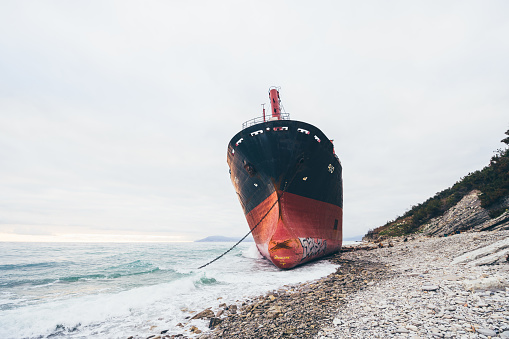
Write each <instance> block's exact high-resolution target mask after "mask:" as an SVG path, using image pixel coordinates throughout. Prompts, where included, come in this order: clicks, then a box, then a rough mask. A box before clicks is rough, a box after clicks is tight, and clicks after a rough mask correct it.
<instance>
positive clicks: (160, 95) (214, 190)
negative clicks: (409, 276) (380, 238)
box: [0, 1, 509, 239]
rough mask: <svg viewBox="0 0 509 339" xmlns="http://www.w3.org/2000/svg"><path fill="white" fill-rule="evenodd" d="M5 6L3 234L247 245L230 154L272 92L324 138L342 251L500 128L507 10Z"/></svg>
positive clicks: (458, 166)
mask: <svg viewBox="0 0 509 339" xmlns="http://www.w3.org/2000/svg"><path fill="white" fill-rule="evenodd" d="M2 7H3V8H2V11H1V13H0V32H2V33H0V73H1V74H2V76H1V77H0V187H2V189H1V190H0V215H1V216H2V217H1V219H0V232H1V231H3V232H22V233H23V232H24V233H30V232H32V234H41V233H51V234H70V233H69V232H71V233H72V232H75V233H81V234H96V233H97V234H100V233H101V232H116V233H115V234H118V233H119V232H124V233H125V234H128V233H129V234H130V233H131V232H135V233H136V232H138V233H139V234H146V235H147V236H148V235H154V232H155V233H158V234H160V235H164V236H182V237H184V238H182V239H196V238H200V237H202V236H203V235H209V233H214V234H232V235H234V234H236V235H243V234H244V233H245V232H247V226H246V222H245V221H244V219H243V216H242V212H241V209H240V206H239V204H238V202H237V199H236V197H235V193H234V190H233V188H232V187H231V184H230V182H229V177H228V168H227V165H226V159H225V157H226V145H227V142H228V141H229V140H230V138H231V137H232V136H233V135H234V134H235V133H237V132H238V130H239V129H240V126H241V123H242V122H243V121H244V120H248V119H250V118H252V117H255V116H258V115H261V114H260V113H261V107H260V104H261V103H263V102H267V98H266V91H267V89H268V87H269V86H271V85H279V86H281V87H282V91H281V94H282V99H283V104H284V106H285V108H286V109H287V111H289V112H290V113H291V114H292V117H293V118H294V119H296V120H304V121H308V122H310V123H312V124H314V125H316V126H317V127H319V128H321V129H322V130H323V131H324V132H325V133H326V135H327V136H329V137H330V138H333V139H335V145H336V152H337V153H338V155H339V157H340V158H341V160H342V163H343V166H344V183H345V192H344V197H345V228H344V234H345V236H352V235H360V234H363V233H365V232H366V231H367V229H369V228H374V227H377V226H380V225H381V224H383V223H385V222H386V221H387V220H390V219H393V218H394V217H396V215H398V214H403V213H404V212H405V210H406V209H408V208H409V207H410V206H411V205H413V204H417V203H419V202H421V201H423V200H425V199H426V198H428V197H429V196H431V195H433V194H434V193H436V192H437V191H440V190H442V189H444V188H446V187H448V186H450V185H452V184H453V183H454V182H455V181H456V180H458V179H459V178H460V177H461V176H464V175H466V174H468V172H471V171H474V170H476V169H480V168H482V167H483V166H485V165H486V164H487V163H488V160H489V158H490V156H491V155H492V151H494V150H495V149H497V148H499V147H500V146H501V144H500V143H499V140H500V139H501V138H502V135H503V132H504V131H505V130H507V128H509V121H508V120H507V113H506V112H507V108H508V106H509V102H508V99H507V95H506V94H507V92H508V82H507V79H508V78H509V77H508V76H509V74H508V70H509V66H508V65H507V62H506V60H507V58H508V57H509V43H508V42H507V39H505V37H506V36H507V35H508V33H509V24H508V23H507V21H506V20H505V16H504V13H506V12H507V7H508V5H507V4H506V3H505V2H503V1H498V2H497V1H494V2H490V3H489V4H487V3H483V4H480V3H478V2H468V1H467V2H464V1H463V2H455V1H452V2H447V3H444V2H429V1H428V2H411V3H410V2H402V1H390V2H384V3H379V2H367V3H362V4H360V3H344V2H340V3H337V2H320V3H317V4H313V5H310V4H307V3H305V2H295V1H292V2H285V1H283V2H269V1H262V2H253V3H239V2H236V1H220V2H214V3H212V2H207V1H198V2H184V1H172V2H166V1H160V2H158V1H152V2H148V3H147V2H129V1H127V2H126V1H122V2H114V1H102V2H89V3H65V2H56V3H41V2H29V3H26V2H25V3H16V2H12V3H6V4H4V5H3V6H2ZM15 225H24V226H19V227H18V229H19V231H16V227H17V226H15ZM31 230H33V231H31ZM156 235H157V234H156ZM179 239H181V238H179Z"/></svg>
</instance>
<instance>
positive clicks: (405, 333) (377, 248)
mask: <svg viewBox="0 0 509 339" xmlns="http://www.w3.org/2000/svg"><path fill="white" fill-rule="evenodd" d="M508 256H509V231H496V232H475V233H462V234H457V235H453V236H449V237H440V238H430V237H425V236H417V237H413V238H399V239H391V240H390V242H387V241H386V242H384V243H380V244H364V245H362V246H359V247H357V248H345V250H344V251H343V252H342V253H339V254H337V255H335V256H333V257H331V258H329V260H331V261H332V262H334V263H337V264H339V265H340V267H339V268H338V269H337V271H336V272H335V273H333V274H331V275H329V276H327V277H324V278H322V279H320V280H318V281H313V282H309V283H305V284H301V285H297V286H284V287H283V288H281V289H279V290H277V291H272V292H270V293H268V294H267V295H264V296H259V297H255V298H252V299H250V300H245V301H242V302H239V303H238V304H235V305H226V304H219V305H211V306H212V307H210V308H208V309H206V310H203V311H202V312H199V313H198V314H196V315H195V316H194V317H193V318H195V319H202V321H203V325H204V326H203V328H200V329H198V328H197V327H196V326H190V325H189V324H178V326H182V329H183V330H184V333H185V334H177V335H170V334H167V333H171V331H163V332H164V333H160V334H154V335H153V336H151V337H149V338H152V339H159V338H161V339H162V338H186V337H189V338H201V339H212V338H320V339H325V338H509V262H508V260H509V259H508ZM207 327H208V328H207Z"/></svg>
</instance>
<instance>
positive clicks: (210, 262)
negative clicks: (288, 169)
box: [198, 198, 279, 269]
mask: <svg viewBox="0 0 509 339" xmlns="http://www.w3.org/2000/svg"><path fill="white" fill-rule="evenodd" d="M278 201H279V198H277V200H276V201H275V202H274V203H273V204H272V206H271V207H270V208H269V210H268V211H267V213H265V215H264V216H263V217H262V218H261V219H260V221H258V223H257V224H256V225H255V227H253V228H252V229H251V230H250V231H249V232H248V233H247V234H246V235H245V236H244V237H243V238H242V239H240V240H239V241H237V243H236V244H235V245H233V246H232V247H230V249H229V250H228V251H226V252H224V253H223V254H221V255H220V256H219V257H217V258H216V259H214V260H212V261H209V262H208V263H206V264H205V265H202V266H200V267H198V269H201V268H204V267H205V266H208V265H210V264H212V263H213V262H214V261H216V260H218V259H220V258H221V257H222V256H224V255H225V254H226V253H228V252H230V251H231V250H233V249H234V248H235V247H237V245H238V244H240V243H241V242H242V240H244V239H246V238H247V236H248V235H250V234H251V233H252V232H253V231H254V230H255V229H256V228H257V227H258V225H260V224H261V223H262V221H263V219H265V217H266V216H267V215H269V212H270V211H272V209H273V208H274V206H276V204H277V203H278Z"/></svg>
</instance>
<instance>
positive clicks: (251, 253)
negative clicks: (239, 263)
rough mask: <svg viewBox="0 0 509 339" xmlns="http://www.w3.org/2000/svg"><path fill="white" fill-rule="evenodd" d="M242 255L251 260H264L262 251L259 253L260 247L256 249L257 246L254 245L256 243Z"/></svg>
mask: <svg viewBox="0 0 509 339" xmlns="http://www.w3.org/2000/svg"><path fill="white" fill-rule="evenodd" d="M242 255H243V256H244V257H246V258H251V259H262V258H263V256H262V254H261V253H260V251H258V247H256V244H254V243H253V244H250V246H249V248H248V249H246V250H243V251H242Z"/></svg>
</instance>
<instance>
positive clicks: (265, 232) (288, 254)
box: [246, 192, 343, 269]
mask: <svg viewBox="0 0 509 339" xmlns="http://www.w3.org/2000/svg"><path fill="white" fill-rule="evenodd" d="M279 195H280V198H279V202H277V200H278V194H277V192H274V193H273V194H271V195H270V196H269V197H268V198H267V199H265V200H264V201H263V202H262V203H260V204H259V205H258V206H256V207H255V208H254V209H253V210H252V211H250V212H249V213H248V214H247V215H246V219H247V221H248V223H249V227H250V228H251V229H253V228H254V227H255V226H256V225H257V224H258V223H260V224H259V225H258V226H256V228H255V229H254V230H253V238H254V240H255V242H256V246H257V247H258V250H259V251H260V253H261V254H262V255H263V256H264V257H265V258H267V259H269V260H270V261H271V262H272V263H273V264H274V265H276V266H277V267H279V268H282V269H289V268H293V267H295V266H297V265H301V264H304V263H306V262H309V261H311V260H315V259H318V258H321V257H323V256H327V255H329V254H332V253H335V252H338V251H339V250H340V249H341V244H342V236H343V234H342V224H343V222H342V220H343V209H342V208H341V207H339V206H336V205H332V204H329V203H325V202H321V201H318V200H314V199H310V198H305V197H302V196H299V195H296V194H291V193H288V192H284V193H281V192H280V194H279ZM271 207H272V209H271ZM265 215H266V216H265ZM264 216H265V218H264ZM262 219H263V220H262ZM260 220H262V221H261V222H260Z"/></svg>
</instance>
